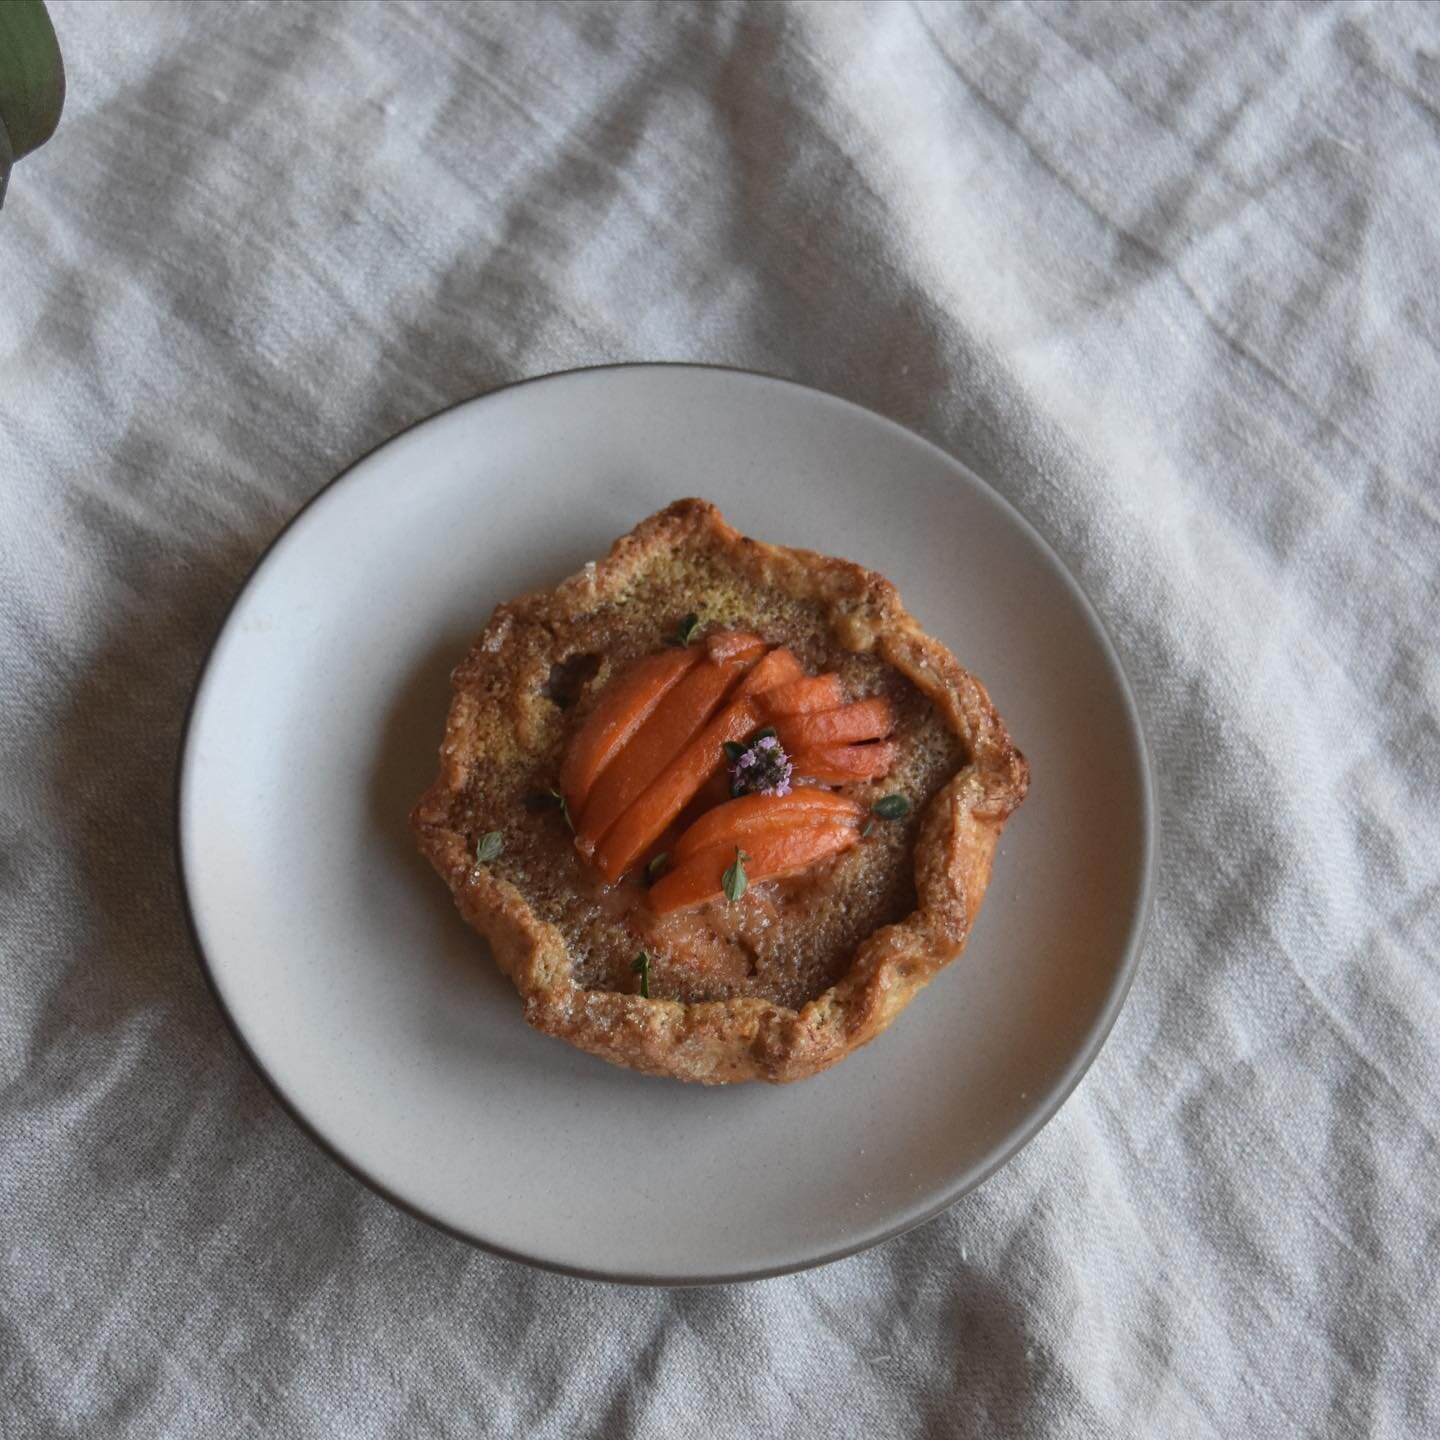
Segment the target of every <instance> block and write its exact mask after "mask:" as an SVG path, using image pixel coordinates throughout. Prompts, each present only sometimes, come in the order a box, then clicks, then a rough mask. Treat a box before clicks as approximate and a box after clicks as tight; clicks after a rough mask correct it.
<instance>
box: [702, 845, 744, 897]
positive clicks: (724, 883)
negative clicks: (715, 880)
mask: <svg viewBox="0 0 1440 1440" xmlns="http://www.w3.org/2000/svg"><path fill="white" fill-rule="evenodd" d="M749 858H750V857H749V856H748V855H747V854H746V853H745V852H744V851H743V850H741V849H740V848H739V846H736V848H735V863H734V864H733V865H731V866H730V867H729V869H727V870H726V871H725V873H724V874H723V875H722V876H721V877H720V888H721V889H722V890H723V891H724V892H725V898H726V899H727V900H729V901H730V902H731V904H734V902H735V901H737V900H738V899H739V898H740V897H741V896H742V895H743V894H744V893H745V891H746V890H747V889H748V888H749V885H750V882H749V881H748V880H747V879H746V878H745V862H746V861H747V860H748V859H749ZM710 873H711V874H712V875H713V874H714V873H715V872H714V871H713V870H712V871H711V872H710Z"/></svg>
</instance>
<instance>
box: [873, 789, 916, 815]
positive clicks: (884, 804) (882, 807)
mask: <svg viewBox="0 0 1440 1440" xmlns="http://www.w3.org/2000/svg"><path fill="white" fill-rule="evenodd" d="M870 809H871V811H872V813H874V814H876V815H878V816H879V817H880V818H881V819H882V820H903V819H904V818H905V816H907V815H908V814H909V813H910V802H909V801H908V800H907V799H906V798H905V797H904V796H903V795H887V796H886V797H885V798H884V799H883V800H877V801H876V802H875V803H874V804H873V805H872V806H871V807H870Z"/></svg>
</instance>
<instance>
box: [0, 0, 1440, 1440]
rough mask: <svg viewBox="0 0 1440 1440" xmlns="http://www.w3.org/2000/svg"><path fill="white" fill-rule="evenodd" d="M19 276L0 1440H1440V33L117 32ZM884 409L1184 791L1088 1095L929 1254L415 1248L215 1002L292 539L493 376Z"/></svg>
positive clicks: (1095, 27) (233, 18) (1141, 18)
mask: <svg viewBox="0 0 1440 1440" xmlns="http://www.w3.org/2000/svg"><path fill="white" fill-rule="evenodd" d="M52 14H53V16H54V19H55V24H56V29H57V31H58V33H59V36H60V40H61V44H62V47H63V49H64V53H65V56H66V60H67V62H68V66H69V77H70V93H69V102H68V106H67V109H66V113H65V117H64V120H63V122H62V124H61V126H60V129H59V131H58V133H57V135H56V136H55V138H54V140H53V141H52V142H51V143H50V144H49V145H48V146H47V147H45V149H43V150H42V151H40V152H38V153H36V154H35V155H33V156H31V157H30V158H29V159H27V160H25V161H23V162H22V163H21V164H20V165H19V166H18V167H17V168H16V171H15V174H14V176H13V178H12V183H11V188H10V195H9V198H8V200H7V203H6V205H5V208H4V210H3V212H0V264H3V272H0V273H3V279H0V507H3V518H0V744H3V756H4V760H3V769H0V915H3V921H0V986H3V1000H0V1433H3V1435H4V1436H5V1437H7V1440H40V1437H45V1440H52V1437H67V1436H75V1437H93V1436H100V1435H103V1436H107V1437H112V1440H120V1437H131V1436H134V1437H147V1440H148V1437H154V1436H159V1435H164V1436H214V1435H226V1436H230V1435H236V1436H238V1435H257V1436H259V1435H264V1436H267V1437H273V1436H303V1437H310V1436H317V1437H318V1436H332V1435H335V1436H350V1437H354V1436H372V1435H375V1436H381V1435H383V1436H389V1435H395V1436H402V1435H403V1436H414V1435H429V1434H435V1435H440V1434H447V1435H448V1434H455V1435H461V1434H487V1435H488V1434H494V1435H516V1434H527V1435H536V1436H570V1435H575V1434H595V1435H604V1436H617V1437H618V1436H629V1435H647V1436H648V1435H657V1436H658V1435H675V1436H685V1435H706V1436H717V1437H718V1436H730V1435H736V1436H740V1435H745V1436H753V1435H757V1434H785V1435H803V1434H812V1433H813V1434H826V1435H833V1436H857V1437H858V1436H865V1437H869V1436H877V1435H885V1436H892V1435H893V1436H910V1435H937V1436H938V1435H949V1434H955V1435H961V1434H964V1435H970V1434H1016V1435H1022V1434H1023V1435H1026V1436H1079V1435H1086V1436H1112V1435H1113V1436H1172V1435H1173V1436H1191V1435H1194V1436H1210V1435H1214V1436H1224V1437H1232V1436H1237V1435H1246V1436H1250V1435H1255V1436H1260V1435H1264V1436H1270V1435H1290V1434H1307V1435H1308V1434H1313V1435H1337V1436H1350V1435H1356V1436H1361V1435H1386V1436H1388V1435H1407V1434H1410V1435H1427V1434H1428V1435H1433V1434H1436V1433H1440V1381H1437V1378H1436V1364H1435V1356H1436V1354H1437V1352H1440V1300H1437V1293H1436V1270H1437V1253H1440V1252H1437V1235H1440V1149H1437V1126H1440V1105H1437V1099H1440V1093H1437V1092H1440V1085H1437V1078H1440V1038H1437V1037H1440V999H1437V970H1440V867H1437V860H1436V853H1437V840H1440V834H1437V823H1436V822H1437V814H1440V723H1437V714H1440V655H1437V645H1436V619H1437V602H1440V508H1437V484H1436V467H1437V464H1440V399H1437V397H1440V205H1437V202H1436V197H1437V195H1440V10H1437V9H1436V8H1435V7H1433V6H1429V5H1420V4H1375V5H1365V4H1358V5H1323V4H1318V5H1310V4H1306V5H1287V4H1269V5H1258V4H1257V5H1248V4H1242V5H1229V4H1214V5H1194V6H1190V5H1183V6H1182V5H1157V6H1152V5H1142V4H1126V3H1119V4H1017V5H1002V6H990V5H977V6H951V5H946V4H927V3H920V4H915V5H911V4H903V3H878V4H863V5H862V4H829V3H821V4H795V5H783V6H782V5H753V6H744V5H729V4H720V5H714V6H689V5H665V6H651V5H647V4H631V5H585V4H582V5H503V4H497V5H483V6H482V5H465V6H462V5H439V4H433V5H426V4H386V5H371V4H348V5H343V6H342V5H334V6H322V5H283V6H282V5H173V4H154V5H119V4H99V3H86V4H80V3H74V0H54V3H53V4H52ZM625 359H694V360H707V361H716V362H722V363H729V364H735V365H742V366H749V367H753V368H757V369H762V370H766V371H771V372H778V373H782V374H785V375H789V376H792V377H794V378H796V379H799V380H802V381H805V382H808V383H810V384H814V385H818V386H820V387H822V388H824V389H828V390H832V391H835V392H837V393H839V394H841V395H844V396H847V397H848V398H851V399H853V400H856V401H859V402H861V403H863V404H866V405H870V406H872V407H874V408H875V409H878V410H880V411H882V412H883V413H885V414H887V415H890V416H892V417H894V418H895V419H897V420H900V421H902V422H904V423H906V424H908V425H911V426H914V427H915V428H917V429H918V430H920V431H921V432H922V433H924V434H925V435H927V436H928V437H930V438H931V439H933V440H935V441H937V442H938V443H939V444H940V445H942V446H944V447H945V448H946V449H948V450H950V451H951V452H952V453H954V454H955V455H957V456H958V457H959V458H960V459H962V460H964V461H965V462H967V463H968V464H969V465H971V466H972V467H973V468H974V469H975V470H977V471H978V472H979V473H980V474H981V475H983V476H985V477H987V478H988V479H989V480H990V481H991V482H992V483H993V484H994V485H995V486H997V487H998V488H999V489H1000V490H1001V491H1003V492H1004V493H1005V494H1006V495H1007V496H1009V497H1010V498H1011V499H1012V500H1013V501H1014V502H1015V503H1016V504H1017V505H1018V506H1019V507H1020V508H1021V510H1023V511H1024V512H1025V513H1026V514H1027V515H1028V516H1029V517H1030V518H1031V519H1032V520H1034V521H1035V522H1036V524H1037V525H1038V526H1039V527H1040V529H1041V530H1042V531H1043V532H1044V534H1045V535H1046V536H1047V538H1048V539H1049V540H1050V541H1051V543H1052V544H1053V545H1054V546H1055V547H1056V549H1057V550H1058V551H1059V553H1060V554H1061V555H1062V557H1063V558H1064V559H1065V560H1066V562H1067V563H1068V564H1069V565H1070V566H1071V567H1072V568H1073V570H1074V572H1075V573H1076V575H1077V576H1078V578H1079V579H1080V581H1081V582H1082V584H1083V585H1084V586H1085V588H1086V589H1087V590H1088V592H1089V594H1090V595H1091V596H1092V597H1093V599H1094V601H1095V603H1096V605H1097V607H1098V609H1099V610H1100V612H1101V614H1102V616H1103V618H1104V620H1105V622H1106V624H1107V626H1108V627H1109V629H1110V631H1111V633H1112V635H1113V636H1114V638H1115V640H1116V643H1117V645H1118V647H1119V649H1120V652H1121V655H1122V657H1123V660H1124V663H1125V665H1126V667H1127V668H1128V671H1129V673H1130V676H1131V678H1132V680H1133V682H1134V685H1135V688H1136V691H1137V693H1138V696H1139V700H1140V704H1141V707H1142V710H1143V714H1144V717H1145V722H1146V725H1147V728H1148V737H1149V741H1150V744H1151V746H1152V750H1153V757H1154V761H1155V765H1156V770H1157V778H1158V784H1159V794H1160V802H1161V809H1162V824H1163V831H1162V857H1161V863H1160V870H1159V875H1158V898H1157V909H1156V913H1155V917H1154V922H1153V926H1152V929H1151V932H1150V936H1149V940H1148V944H1147V947H1146V952H1145V955H1144V959H1143V961H1142V964H1141V969H1140V971H1139V975H1138V979H1137V981H1136V984H1135V986H1134V989H1133V991H1132V993H1131V996H1130V999H1129V1002H1128V1004H1127V1008H1126V1010H1125V1012H1124V1014H1123V1016H1122V1018H1121V1020H1120V1023H1119V1025H1118V1027H1117V1029H1116V1030H1115V1032H1114V1034H1113V1036H1112V1037H1111V1040H1110V1043H1109V1045H1108V1046H1107V1048H1106V1049H1105V1051H1104V1052H1103V1054H1102V1055H1101V1057H1100V1059H1099V1061H1098V1062H1097V1064H1096V1065H1095V1067H1094V1069H1093V1070H1092V1071H1091V1073H1090V1075H1089V1076H1088V1077H1087V1079H1086V1080H1085V1081H1084V1083H1083V1084H1082V1085H1081V1086H1080V1088H1079V1090H1078V1091H1077V1092H1076V1094H1075V1095H1074V1096H1073V1097H1072V1098H1071V1099H1070V1101H1069V1102H1068V1103H1067V1105H1066V1106H1065V1107H1064V1109H1063V1111H1062V1112H1061V1113H1060V1115H1059V1116H1058V1118H1057V1119H1056V1120H1055V1121H1054V1122H1053V1123H1052V1124H1051V1125H1050V1126H1049V1127H1048V1128H1047V1129H1046V1130H1045V1131H1044V1132H1043V1133H1042V1135H1041V1136H1040V1137H1039V1138H1038V1139H1037V1140H1036V1141H1035V1142H1034V1143H1033V1144H1032V1145H1031V1146H1030V1147H1029V1148H1028V1149H1026V1150H1025V1151H1024V1152H1023V1153H1022V1154H1021V1155H1020V1156H1019V1158H1017V1159H1016V1160H1015V1161H1014V1162H1013V1163H1012V1164H1011V1165H1009V1166H1008V1167H1007V1168H1006V1169H1005V1170H1003V1171H1002V1172H1001V1173H1000V1174H998V1175H997V1176H995V1177H994V1178H993V1179H992V1180H991V1181H990V1182H989V1183H987V1184H986V1185H985V1186H983V1187H982V1188H981V1189H980V1190H979V1191H977V1192H975V1193H973V1194H971V1195H969V1196H967V1197H965V1198H964V1199H963V1200H962V1201H961V1202H960V1203H959V1204H957V1205H956V1206H955V1207H954V1208H953V1209H951V1210H950V1211H949V1212H948V1213H947V1214H945V1215H944V1216H943V1217H941V1218H939V1219H937V1220H935V1221H933V1222H932V1223H930V1224H929V1225H926V1226H924V1227H923V1228H921V1229H920V1230H918V1231H916V1232H914V1233H912V1234H910V1235H909V1236H906V1237H904V1238H901V1239H899V1240H895V1241H893V1242H891V1243H889V1244H887V1245H884V1246H882V1247H880V1248H878V1249H876V1250H873V1251H871V1252H869V1253H867V1254H864V1255H860V1256H857V1257H855V1258H852V1259H849V1260H846V1261H843V1262H840V1263H838V1264H835V1265H831V1266H829V1267H826V1268H823V1269H821V1270H818V1271H814V1272H812V1273H809V1274H803V1275H798V1276H793V1277H789V1278H785V1279H779V1280H773V1281H766V1282H763V1283H758V1284H753V1285H747V1286H737V1287H729V1288H719V1289H712V1290H706V1291H688V1292H687V1291H645V1290H630V1289H623V1288H615V1287H606V1286H602V1285H596V1284H591V1283H586V1282H582V1281H578V1280H570V1279H566V1278H563V1277H557V1276H553V1275H548V1274H541V1273H536V1272H533V1271H530V1270H528V1269H525V1268H524V1267H521V1266H519V1265H516V1264H512V1263H508V1262H505V1261H502V1260H498V1259H495V1258H492V1257H490V1256H488V1255H486V1254H483V1253H480V1252H477V1251H473V1250H471V1249H469V1248H467V1247H466V1246H464V1245H462V1244H460V1243H458V1242H457V1241H455V1240H452V1239H449V1238H447V1237H446V1236H444V1235H441V1234H439V1233H436V1232H434V1231H432V1230H430V1229H429V1228H427V1227H426V1226H425V1225H423V1224H422V1223H421V1222H419V1221H417V1220H415V1219H413V1218H411V1217H410V1216H408V1215H406V1214H402V1213H400V1212H398V1211H396V1210H394V1209H392V1208H391V1207H390V1206H389V1205H388V1204H387V1203H386V1202H385V1201H383V1200H381V1199H379V1198H377V1197H376V1196H374V1195H373V1194H371V1193H370V1192H368V1191H367V1190H366V1189H364V1188H363V1187H362V1186H361V1185H360V1184H358V1183H357V1182H356V1181H355V1180H353V1179H352V1178H351V1177H350V1176H349V1175H347V1174H346V1173H344V1172H343V1171H342V1170H341V1169H339V1168H338V1167H337V1166H336V1165H335V1164H333V1163H332V1162H331V1161H330V1160H329V1159H327V1158H326V1157H325V1156H324V1155H323V1154H321V1153H320V1152H319V1151H318V1150H317V1149H316V1148H314V1146H312V1144H311V1143H310V1142H309V1141H308V1140H307V1139H306V1138H305V1136H304V1135H303V1134H302V1133H301V1132H300V1131H299V1130H298V1129H297V1128H296V1127H295V1126H294V1125H293V1124H292V1122H291V1121H290V1120H289V1119H288V1118H287V1117H286V1115H285V1114H284V1113H283V1112H282V1111H281V1109H280V1108H279V1106H278V1105H277V1104H276V1102H275V1101H274V1100H273V1099H272V1098H271V1096H270V1094H269V1092H268V1091H267V1090H266V1088H265V1086H264V1085H263V1083H262V1082H261V1081H260V1080H259V1079H258V1078H257V1077H256V1076H255V1075H254V1073H253V1072H252V1071H251V1069H250V1068H249V1066H248V1065H247V1063H246V1061H245V1060H244V1059H243V1057H242V1055H241V1053H240V1051H239V1050H238V1048H237V1046H236V1045H235V1043H234V1042H233V1040H232V1039H231V1038H230V1035H229V1033H228V1031H227V1030H226V1028H225V1026H224V1024H223V1022H222V1020H221V1018H220V1016H219V1014H218V1013H217V1011H216V1008H215V1006H214V1004H213V1003H212V1001H211V998H210V996H209V993H208V991H207V990H206V988H205V986H204V983H203V981H202V979H201V975H200V971H199V969H198V967H197V965H196V962H195V959H194V957H193V955H192V952H191V949H190V945H189V941H188V938H187V934H186V930H185V926H184V923H183V921H182V918H181V910H180V905H179V897H178V892H177V885H176V879H175V873H174V867H173V862H172V858H171V846H172V820H171V803H172V785H173V771H174V757H175V753H176V746H177V742H178V737H179V731H180V726H181V722H182V718H183V714H184V710H185V704H186V699H187V696H188V692H189V690H190V687H191V685H192V683H193V681H194V679H195V676H196V672H197V669H198V667H199V664H200V662H201V659H202V657H203V654H204V652H205V649H206V645H207V642H208V640H209V638H210V636H211V634H212V633H213V631H214V629H215V627H216V625H217V624H218V622H219V619H220V617H221V615H222V612H223V610H224V608H225V606H226V604H227V602H228V600H229V599H230V598H231V596H232V595H233V594H234V592H235V591H236V589H237V587H238V586H239V584H240V582H241V580H242V578H243V576H244V575H245V573H246V571H247V570H248V568H249V567H250V566H251V564H252V563H253V562H254V561H255V559H256V557H257V555H258V554H259V553H260V551H261V550H262V548H263V547H264V545H265V544H266V542H267V540H268V539H269V538H270V537H271V536H272V535H273V534H274V533H275V531H276V530H277V529H278V528H279V527H280V526H281V524H282V523H283V522H284V521H285V519H286V518H287V517H288V516H289V515H290V514H291V513H292V512H293V511H294V510H295V509H296V508H297V507H298V506H299V505H300V504H301V502H303V501H304V500H305V499H306V498H307V497H308V496H310V495H311V494H312V493H313V492H314V491H315V490H316V489H318V488H319V487H320V486H321V485H322V484H323V483H324V482H325V481H326V480H327V479H328V478H329V477H330V476H331V475H332V474H333V473H335V472H336V471H337V470H339V469H341V468H342V467H343V466H344V465H345V464H346V463H347V462H348V461H349V460H351V459H352V458H354V457H355V456H357V455H359V454H360V453H361V452H363V451H365V450H366V449H367V448H369V447H370V446H372V445H374V444H375V443H376V442H378V441H380V440H381V439H383V438H384V437H385V436H387V435H388V434H390V433H391V432H393V431H394V430H396V429H397V428H399V427H401V426H403V425H405V424H407V423H409V422H411V421H413V420H416V419H419V418H421V417H423V416H425V415H427V414H429V413H431V412H433V411H435V410H437V409H439V408H441V407H442V406H444V405H446V404H449V403H450V402H452V401H455V400H459V399H461V398H463V397H466V396H469V395H472V394H475V393H477V392H480V391H483V390H485V389H487V388H490V387H492V386H494V385H496V384H499V383H501V382H504V381H508V380H513V379H516V378H518V377H521V376H525V375H531V374H536V373H540V372H544V371H549V370H555V369H560V368H564V367H567V366H574V365H581V364H590V363H596V362H602V361H610V360H625Z"/></svg>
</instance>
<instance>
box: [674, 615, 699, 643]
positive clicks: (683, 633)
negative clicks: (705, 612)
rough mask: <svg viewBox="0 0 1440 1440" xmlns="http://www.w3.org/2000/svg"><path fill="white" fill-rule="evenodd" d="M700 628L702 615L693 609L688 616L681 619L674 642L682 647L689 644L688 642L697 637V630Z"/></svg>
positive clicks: (676, 628)
mask: <svg viewBox="0 0 1440 1440" xmlns="http://www.w3.org/2000/svg"><path fill="white" fill-rule="evenodd" d="M699 628H700V617H699V616H698V615H697V614H696V613H695V612H694V611H693V610H692V611H691V612H690V613H689V614H688V615H687V616H685V618H684V619H683V620H681V621H680V623H679V624H678V625H677V626H676V627H675V640H674V643H675V644H676V645H679V646H681V647H682V648H683V647H684V646H686V645H688V644H689V643H690V642H691V641H692V640H693V639H694V638H695V632H696V631H697V630H698V629H699Z"/></svg>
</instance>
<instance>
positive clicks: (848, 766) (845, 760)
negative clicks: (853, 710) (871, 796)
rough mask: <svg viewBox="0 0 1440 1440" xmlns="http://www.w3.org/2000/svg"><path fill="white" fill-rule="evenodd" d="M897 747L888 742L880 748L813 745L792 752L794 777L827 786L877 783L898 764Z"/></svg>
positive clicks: (879, 746)
mask: <svg viewBox="0 0 1440 1440" xmlns="http://www.w3.org/2000/svg"><path fill="white" fill-rule="evenodd" d="M895 749H896V747H895V746H894V745H893V744H892V743H891V742H890V741H888V740H882V741H881V742H880V744H878V745H812V746H809V747H807V748H806V749H804V750H793V751H791V753H790V763H791V764H792V765H793V766H794V767H795V774H796V775H797V776H799V777H802V778H804V779H806V780H819V781H820V782H821V783H822V784H824V785H849V784H850V783H852V782H853V781H856V780H878V779H879V778H880V777H881V776H882V775H885V774H887V773H888V772H889V770H890V767H891V766H892V765H893V764H894V763H895Z"/></svg>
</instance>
